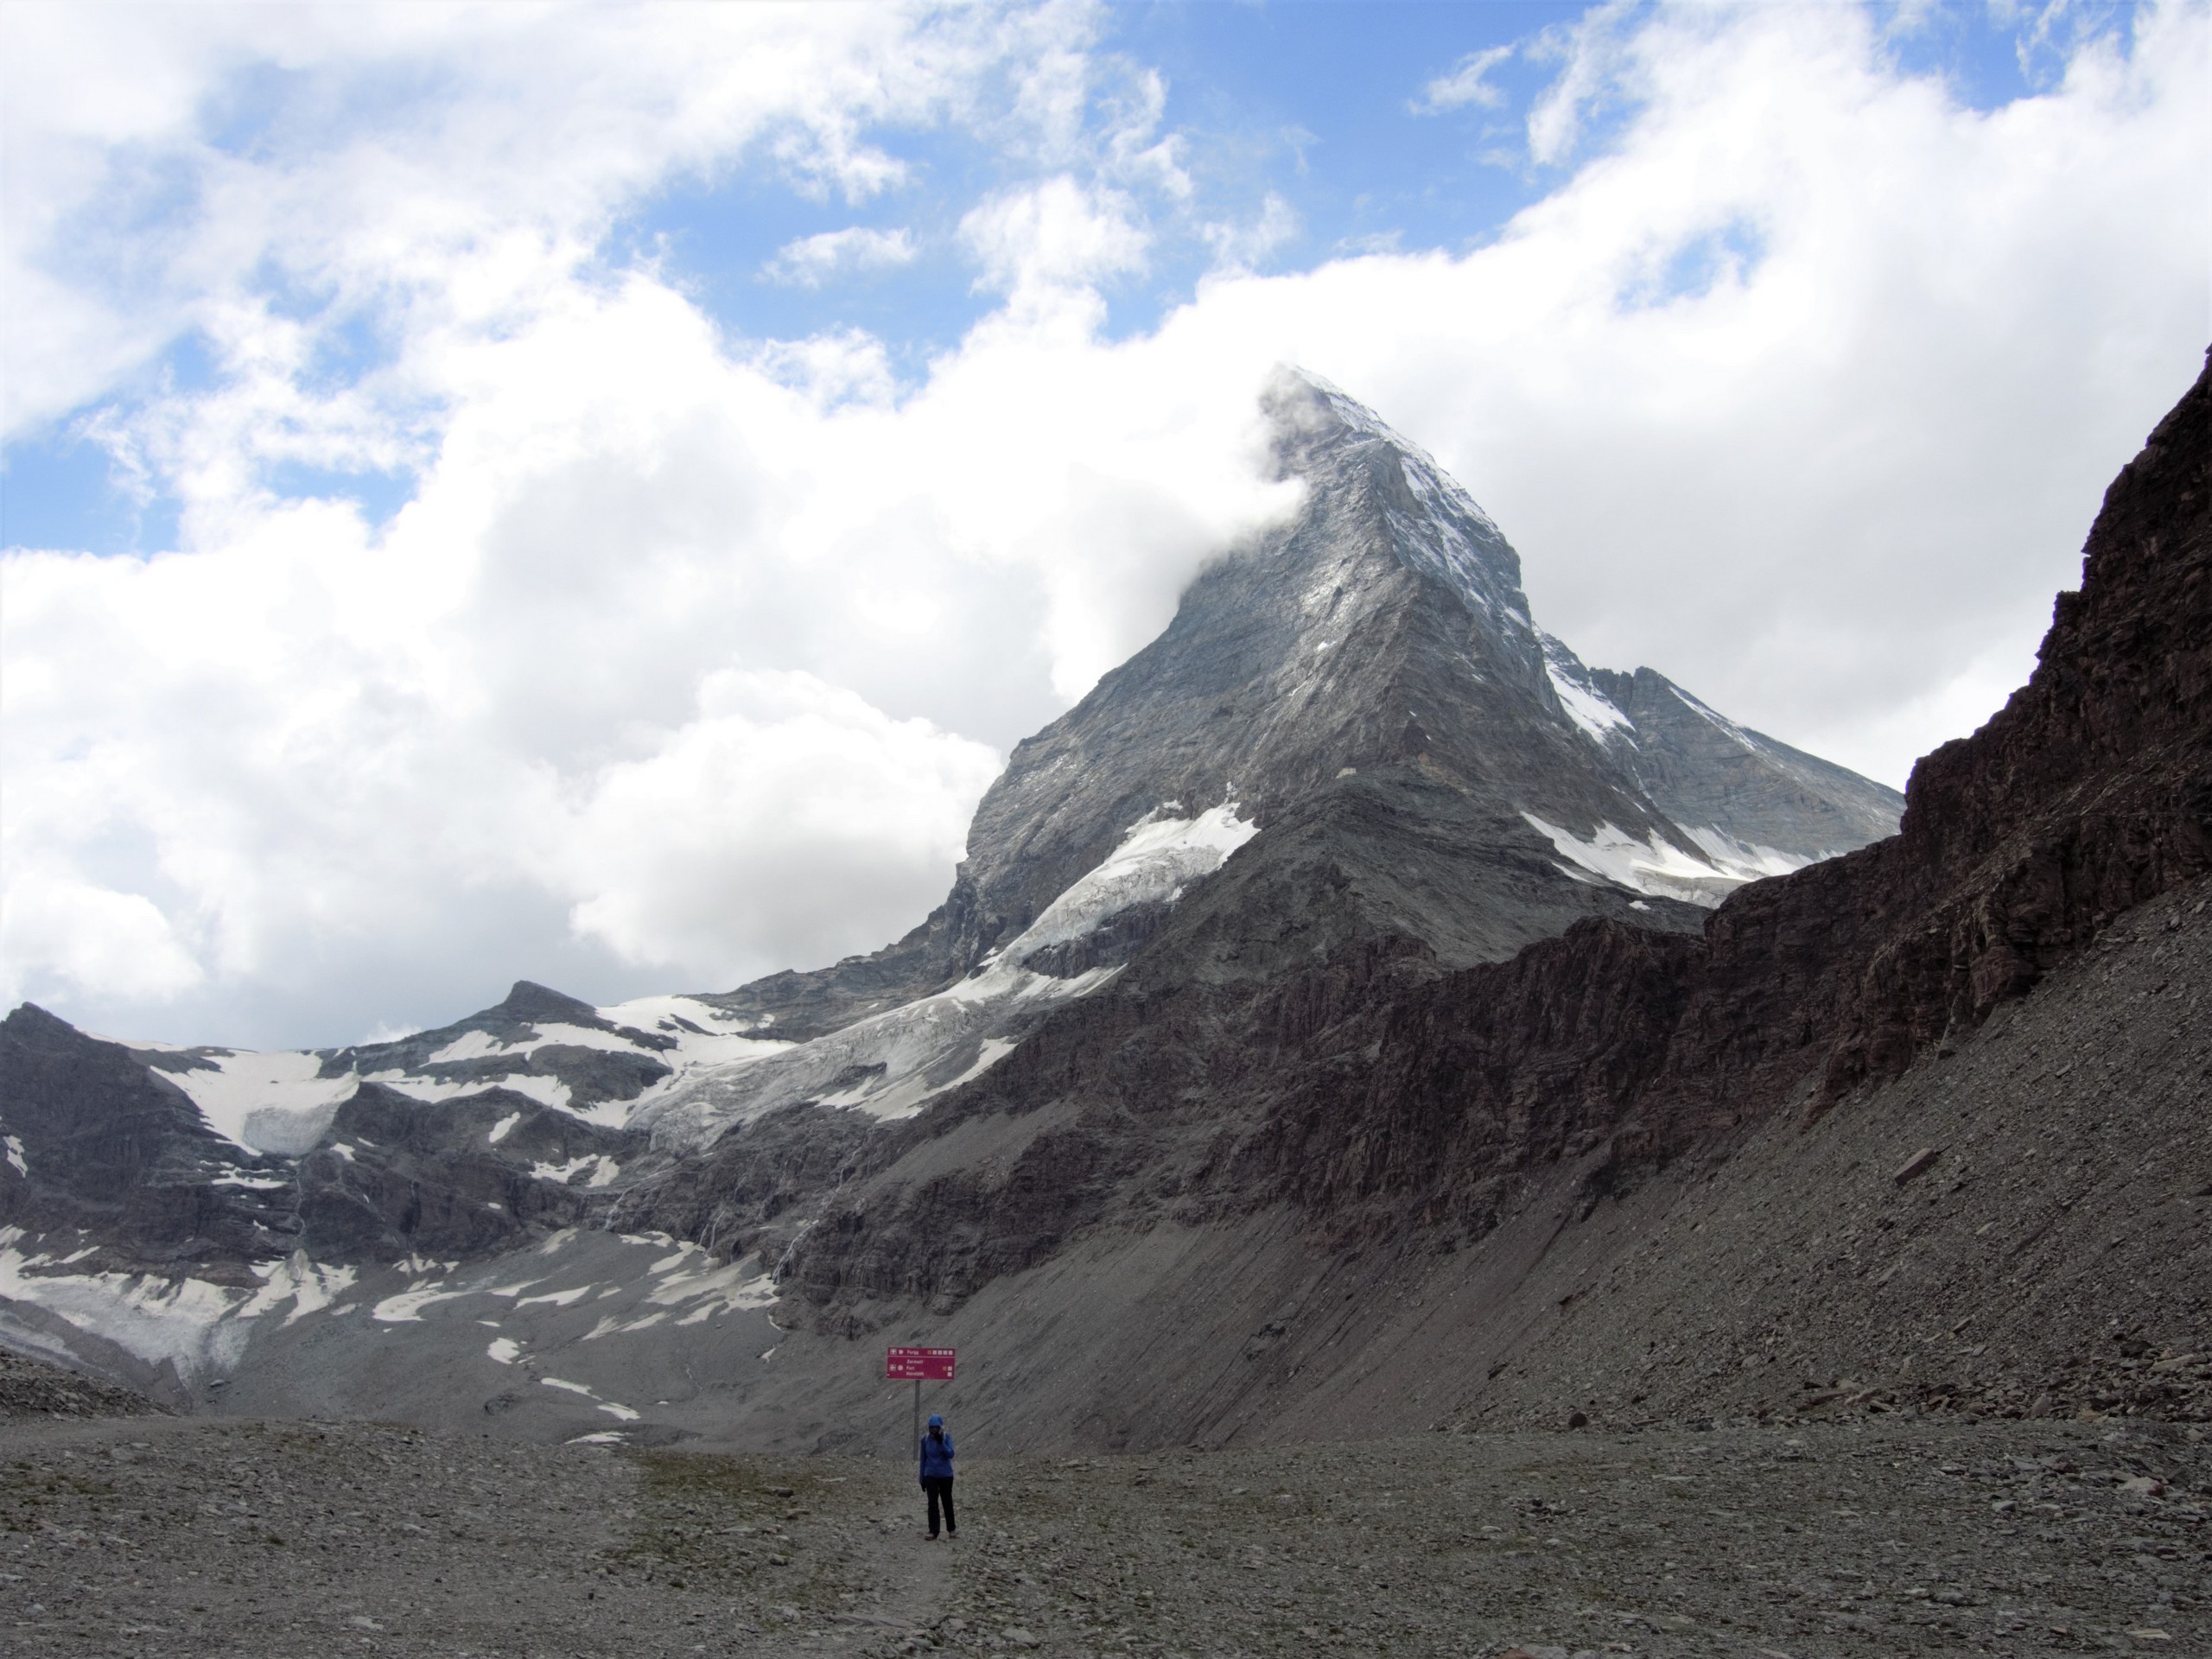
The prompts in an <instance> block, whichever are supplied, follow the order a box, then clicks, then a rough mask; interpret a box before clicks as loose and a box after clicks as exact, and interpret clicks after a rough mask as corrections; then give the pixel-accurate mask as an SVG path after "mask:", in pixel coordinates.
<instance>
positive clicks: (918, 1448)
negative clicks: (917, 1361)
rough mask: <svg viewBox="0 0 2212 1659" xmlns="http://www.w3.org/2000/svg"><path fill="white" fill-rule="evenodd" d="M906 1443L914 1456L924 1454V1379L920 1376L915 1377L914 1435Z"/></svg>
mask: <svg viewBox="0 0 2212 1659" xmlns="http://www.w3.org/2000/svg"><path fill="white" fill-rule="evenodd" d="M906 1445H907V1448H908V1451H909V1452H910V1453H911V1454H912V1456H914V1457H916V1458H918V1457H920V1456H921V1455H922V1379H921V1378H920V1377H916V1378H915V1379H914V1435H913V1438H912V1440H908V1441H907V1442H906Z"/></svg>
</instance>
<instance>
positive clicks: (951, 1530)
mask: <svg viewBox="0 0 2212 1659" xmlns="http://www.w3.org/2000/svg"><path fill="white" fill-rule="evenodd" d="M944 1530H945V1532H946V1534H947V1535H949V1536H951V1537H954V1538H957V1537H958V1536H959V1535H960V1523H959V1522H957V1521H955V1520H954V1519H953V1518H952V1477H951V1476H950V1475H947V1476H946V1477H945V1478H944Z"/></svg>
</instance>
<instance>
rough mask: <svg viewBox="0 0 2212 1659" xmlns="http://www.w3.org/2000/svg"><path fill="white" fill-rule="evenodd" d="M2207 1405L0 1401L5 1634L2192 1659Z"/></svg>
mask: <svg viewBox="0 0 2212 1659" xmlns="http://www.w3.org/2000/svg"><path fill="white" fill-rule="evenodd" d="M2209 1465H2212V1459H2208V1456H2207V1446H2206V1439H2205V1431H2204V1430H2203V1429H2202V1428H2200V1427H2177V1426H2174V1425H2169V1424H2160V1423H2148V1422H2141V1421H2134V1422H2126V1423H2121V1422H2106V1423H2092V1422H2078V1421H2069V1422H2056V1421H2050V1422H2033V1421H2025V1422H2011V1423H1979V1424H1977V1423H1970V1422H1966V1421H1959V1420H1955V1419H1953V1420H1943V1421H1936V1420H1923V1419H1897V1418H1887V1419H1878V1420H1860V1421H1852V1422H1847V1423H1839V1424H1790V1425H1781V1426H1772V1427H1743V1426H1738V1427H1722V1428H1718V1429H1715V1430H1713V1431H1710V1432H1705V1433H1638V1434H1601V1433H1595V1432H1590V1431H1585V1432H1581V1433H1541V1434H1539V1433H1527V1434H1510V1435H1489V1434H1465V1433H1431V1434H1425V1435H1420V1436H1413V1437H1408V1438H1403V1439H1399V1440H1383V1441H1368V1442H1346V1443H1338V1444H1333V1445H1326V1446H1306V1447H1301V1448H1268V1449H1263V1450H1254V1451H1245V1452H1208V1453H1195V1452H1193V1453H1166V1454H1160V1455H1154V1456H1146V1457H1127V1458H1111V1459H1065V1460H1062V1459H975V1460H974V1461H973V1462H972V1463H971V1464H970V1465H969V1467H968V1469H967V1471H966V1472H965V1474H964V1475H963V1478H962V1481H961V1486H960V1493H961V1503H962V1505H963V1527H962V1529H961V1536H960V1538H959V1539H958V1541H957V1542H942V1543H934V1544H933V1543H930V1542H928V1541H925V1539H924V1538H923V1537H922V1535H921V1529H920V1525H919V1521H918V1504H917V1503H916V1497H917V1494H916V1492H915V1491H914V1488H913V1485H912V1481H911V1479H910V1478H908V1477H907V1475H906V1470H905V1467H904V1466H903V1465H899V1464H894V1463H893V1462H890V1461H887V1460H882V1459H874V1460H870V1459H824V1458H817V1459H766V1458H721V1457H713V1456H707V1455H702V1454H692V1453H678V1452H625V1451H620V1450H615V1449H610V1448H607V1447H604V1446H559V1447H544V1446H524V1445H517V1444H513V1443H509V1442H500V1441H495V1440H491V1439H488V1438H485V1437H481V1436H479V1437H474V1438H466V1437H460V1436H451V1435H439V1434H432V1433H424V1432H422V1431H419V1430H414V1429H408V1428H402V1427H392V1426H388V1425H378V1424H365V1423H344V1424H336V1423H315V1422H282V1423H260V1422H239V1421H206V1420H199V1421H194V1420H189V1419H176V1418H168V1417H158V1416H138V1417H125V1418H105V1419H98V1420H84V1419H64V1418H55V1417H42V1418H38V1419H21V1418H19V1419H17V1420H16V1421H14V1422H13V1423H12V1424H10V1425H7V1426H5V1427H0V1647H4V1649H6V1650H7V1651H8V1652H10V1653H13V1654H24V1655H31V1654H67V1655H109V1654H114V1655H126V1654H127V1655H140V1654H177V1655H187V1654H191V1655H209V1656H216V1655H221V1656H251V1655H263V1654H266V1655H272V1656H274V1655H285V1656H294V1655H299V1654H303V1653H315V1652H320V1653H339V1652H343V1653H347V1654H364V1655H368V1654H386V1655H426V1656H427V1655H438V1656H459V1655H476V1656H493V1655H499V1656H505V1655H514V1656H523V1655H554V1654H560V1655H580V1656H593V1659H596V1656H602V1655H604V1656H609V1659H612V1656H618V1655H619V1656H623V1659H632V1656H639V1655H659V1654H671V1655H688V1654H696V1653H707V1654H753V1653H771V1652H772V1653H777V1654H795V1653H796V1654H851V1655H868V1656H889V1655H894V1654H902V1653H915V1652H925V1651H944V1652H954V1653H969V1652H984V1651H1037V1652H1040V1653H1045V1654H1053V1655H1065V1656H1069V1659H1075V1656H1079V1655H1086V1654H1087V1655H1107V1654H1122V1653H1133V1654H1159V1655H1186V1656H1198V1655H1224V1656H1236V1655H1273V1654H1290V1653H1299V1654H1306V1653H1325V1654H1328V1653H1333V1654H1362V1655H1364V1654H1405V1655H1432V1654H1433V1655H1452V1656H1484V1659H1493V1656H1503V1655H1507V1654H1510V1653H1513V1652H1514V1651H1515V1650H1516V1649H1518V1650H1519V1651H1520V1653H1521V1654H1522V1655H1523V1656H1535V1659H1553V1656H1559V1659H1566V1656H1570V1655H1592V1656H1595V1655H1600V1654H1630V1655H1645V1656H1653V1659H1657V1656H1684V1659H1687V1656H1694V1655H1713V1656H1720V1655H1727V1656H1751V1655H1764V1656H1767V1659H1783V1656H1787V1659H1815V1656H1823V1655H1838V1656H1843V1655H1883V1656H1893V1655H1906V1654H1910V1655H1932V1654H1948V1653H1960V1654H1966V1653H1980V1654H1991V1655H2019V1656H2026V1655H2041V1654H2071V1653H2082V1652H2113V1651H2141V1652H2145V1653H2149V1652H2160V1653H2173V1654H2193V1653H2204V1652H2207V1651H2212V1608H2208V1600H2212V1594H2208V1592H2212V1503H2208V1501H2207V1494H2208V1486H2209V1485H2212V1466H2209Z"/></svg>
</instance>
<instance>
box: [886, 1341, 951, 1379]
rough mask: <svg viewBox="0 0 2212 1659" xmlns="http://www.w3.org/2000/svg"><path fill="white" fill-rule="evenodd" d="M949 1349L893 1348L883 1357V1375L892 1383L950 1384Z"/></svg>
mask: <svg viewBox="0 0 2212 1659" xmlns="http://www.w3.org/2000/svg"><path fill="white" fill-rule="evenodd" d="M952 1355H953V1351H952V1350H951V1349H950V1348H893V1349H891V1350H889V1351H887V1352H886V1353H885V1354H884V1356H883V1374H884V1376H887V1377H888V1378H890V1380H891V1381H893V1383H905V1382H908V1381H912V1382H916V1383H950V1382H951V1381H952Z"/></svg>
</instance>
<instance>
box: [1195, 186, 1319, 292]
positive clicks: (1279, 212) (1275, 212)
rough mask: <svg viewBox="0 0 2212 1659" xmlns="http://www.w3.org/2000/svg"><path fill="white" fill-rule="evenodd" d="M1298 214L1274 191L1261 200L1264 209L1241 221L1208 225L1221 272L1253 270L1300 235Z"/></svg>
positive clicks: (1209, 240) (1208, 237)
mask: <svg viewBox="0 0 2212 1659" xmlns="http://www.w3.org/2000/svg"><path fill="white" fill-rule="evenodd" d="M1298 232H1299V222H1298V213H1297V212H1296V210H1295V209H1294V208H1293V207H1291V205H1290V204H1289V203H1288V202H1287V201H1285V200H1283V199H1282V198H1281V196H1279V195H1277V194H1275V193H1274V191H1272V190H1270V191H1268V194H1266V196H1264V197H1263V198H1262V200H1261V202H1260V211H1259V212H1258V213H1256V214H1255V215H1254V216H1253V217H1252V218H1251V219H1246V220H1244V221H1243V222H1241V223H1239V222H1236V221H1224V222H1223V223H1219V224H1214V225H1208V226H1205V230H1204V232H1203V234H1204V235H1205V240H1206V245H1207V246H1208V247H1210V248H1211V249H1212V250H1213V258H1214V269H1215V270H1216V271H1217V272H1225V271H1241V270H1251V269H1252V268H1253V267H1254V266H1255V265H1257V264H1261V263H1262V261H1264V260H1265V259H1266V258H1267V257H1268V255H1269V254H1272V253H1273V252H1274V251H1275V250H1276V249H1278V248H1280V247H1281V246H1282V245H1284V244H1285V243H1287V242H1289V241H1290V240H1291V239H1292V238H1294V237H1295V236H1297V234H1298Z"/></svg>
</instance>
